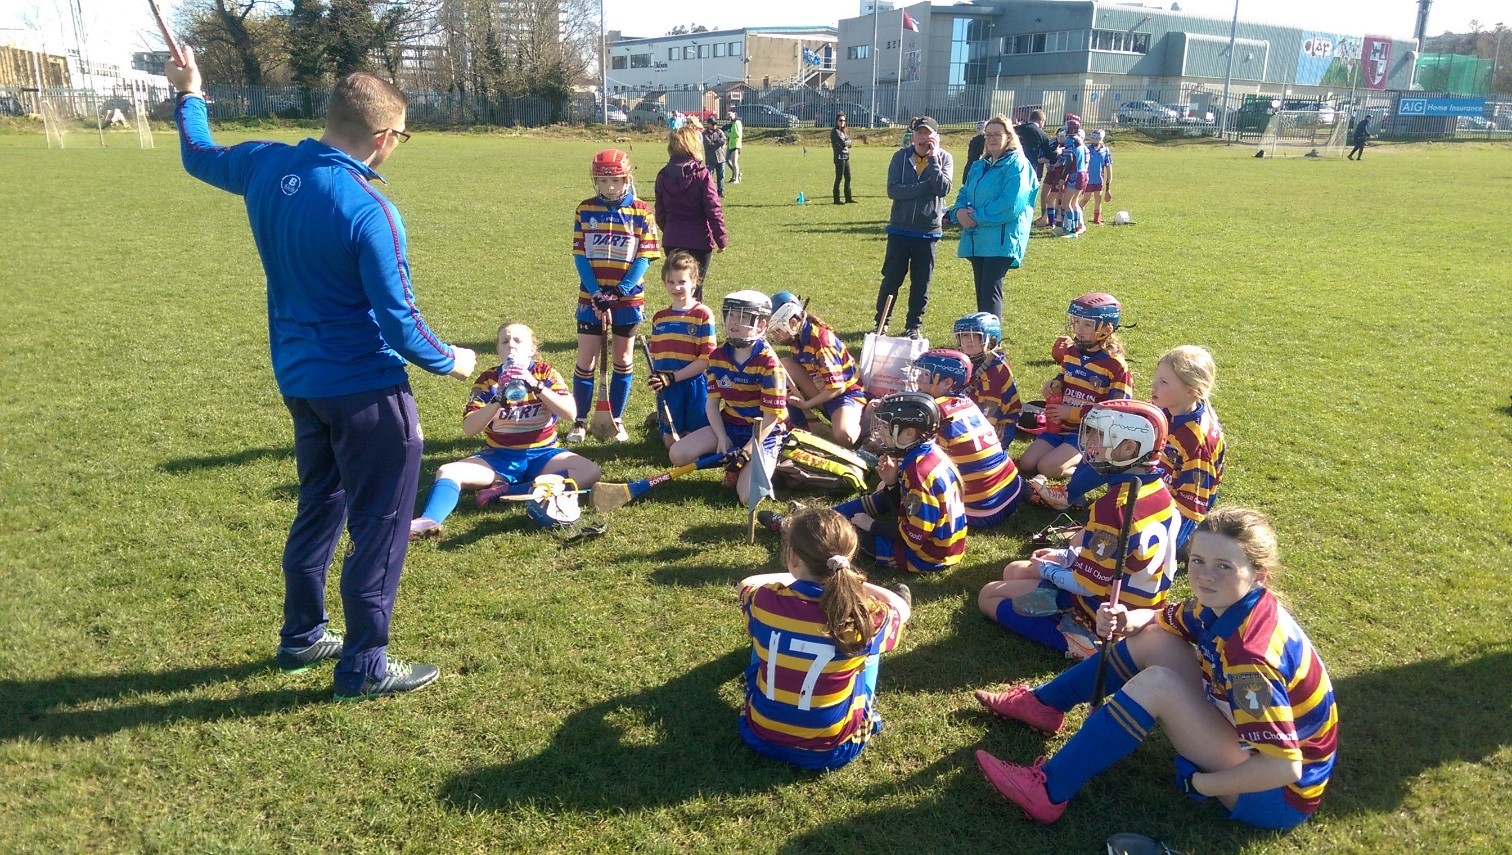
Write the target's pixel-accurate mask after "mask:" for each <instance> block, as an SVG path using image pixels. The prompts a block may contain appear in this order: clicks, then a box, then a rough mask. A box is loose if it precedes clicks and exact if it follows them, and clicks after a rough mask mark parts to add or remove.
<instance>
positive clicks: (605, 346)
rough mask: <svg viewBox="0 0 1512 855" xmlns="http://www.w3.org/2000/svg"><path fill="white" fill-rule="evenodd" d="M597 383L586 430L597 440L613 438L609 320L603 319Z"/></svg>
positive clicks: (603, 440) (602, 440)
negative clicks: (610, 403)
mask: <svg viewBox="0 0 1512 855" xmlns="http://www.w3.org/2000/svg"><path fill="white" fill-rule="evenodd" d="M598 368H599V372H598V373H599V385H598V403H596V404H594V405H593V421H592V422H590V423H589V425H588V432H589V433H591V434H593V438H594V439H596V440H598V441H599V442H608V441H609V440H611V439H613V438H614V434H615V432H616V431H615V430H614V412H613V411H612V410H611V409H610V406H609V320H608V318H605V319H604V328H603V330H602V331H601V332H600V333H599V366H598Z"/></svg>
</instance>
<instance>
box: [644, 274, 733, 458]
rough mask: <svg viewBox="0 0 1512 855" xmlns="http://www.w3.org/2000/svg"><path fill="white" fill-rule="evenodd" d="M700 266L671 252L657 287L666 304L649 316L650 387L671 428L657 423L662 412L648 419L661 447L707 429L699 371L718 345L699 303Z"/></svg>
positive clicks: (709, 318)
mask: <svg viewBox="0 0 1512 855" xmlns="http://www.w3.org/2000/svg"><path fill="white" fill-rule="evenodd" d="M699 270H700V267H699V261H698V259H697V257H695V256H694V255H693V254H692V253H690V252H687V251H686V250H681V249H674V250H672V251H671V252H669V253H667V260H666V261H665V262H663V263H662V269H661V278H662V285H663V286H664V287H665V288H666V289H667V296H668V297H669V298H670V299H671V301H672V303H671V305H669V306H667V308H665V309H662V310H661V311H660V312H657V313H656V314H655V315H653V316H652V317H651V339H650V342H649V343H648V347H649V349H650V351H651V362H652V371H651V379H650V386H651V389H652V391H654V392H656V393H657V394H658V395H660V396H661V399H662V403H663V404H665V405H666V407H665V409H666V416H668V417H670V418H671V419H672V421H673V424H670V425H668V424H662V419H663V415H662V413H661V412H660V410H661V409H662V408H661V407H658V408H657V410H658V412H656V413H653V414H652V415H653V416H654V417H655V418H656V423H657V425H659V426H660V430H661V437H662V444H663V445H665V446H666V447H667V448H671V447H672V435H673V433H676V434H677V435H678V436H687V435H688V434H690V433H692V432H694V431H696V430H699V429H700V428H704V427H707V426H708V424H709V417H708V414H707V413H705V412H704V406H705V403H706V402H707V400H708V397H709V396H708V385H707V384H706V383H705V382H704V371H706V370H707V369H708V367H709V356H710V355H711V354H713V352H714V348H715V347H716V346H717V344H718V342H717V340H716V339H715V337H714V310H712V309H710V308H709V307H708V306H705V305H704V304H703V303H700V302H698V297H697V294H698V290H699V288H700V287H702V282H701V280H700V279H699Z"/></svg>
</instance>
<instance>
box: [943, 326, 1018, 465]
mask: <svg viewBox="0 0 1512 855" xmlns="http://www.w3.org/2000/svg"><path fill="white" fill-rule="evenodd" d="M952 332H953V333H954V334H955V340H956V348H957V349H959V350H960V351H961V352H962V353H964V354H966V356H967V357H968V358H970V359H971V368H972V371H971V385H970V386H968V387H967V391H966V394H968V395H970V396H971V399H972V400H973V401H976V405H977V406H978V407H980V408H981V410H982V414H983V415H985V416H986V417H987V421H988V422H990V423H991V424H992V427H993V429H994V430H996V431H997V435H998V442H1000V443H1001V444H1002V446H1003V448H1004V449H1006V448H1008V444H1009V443H1011V442H1013V438H1014V436H1016V435H1017V434H1018V421H1019V413H1020V412H1022V411H1023V409H1024V402H1023V401H1020V400H1019V392H1018V384H1017V383H1016V382H1014V379H1013V368H1012V366H1010V365H1009V364H1008V357H1007V355H1005V354H1004V353H1003V351H1002V343H1003V324H1002V322H1001V321H999V320H998V317H997V316H996V315H990V314H988V313H986V312H976V313H974V314H970V315H966V316H965V317H963V318H960V319H959V320H957V321H956V322H955V325H954V327H953V328H952Z"/></svg>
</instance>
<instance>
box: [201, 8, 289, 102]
mask: <svg viewBox="0 0 1512 855" xmlns="http://www.w3.org/2000/svg"><path fill="white" fill-rule="evenodd" d="M279 11H280V9H279V5H278V4H277V3H276V2H274V0H186V2H185V3H184V5H183V6H181V7H180V8H179V15H178V20H179V29H180V32H182V33H183V34H184V40H185V41H186V42H188V43H189V44H190V45H191V46H192V47H193V48H194V53H195V57H196V58H197V60H198V62H199V65H200V68H201V69H202V70H203V71H204V73H205V78H206V79H207V80H212V81H215V82H218V83H239V84H243V85H246V86H265V85H268V84H270V83H274V82H276V81H274V80H272V79H270V77H271V76H272V75H273V73H274V72H275V71H276V70H277V69H279V68H280V67H281V66H282V64H283V61H284V58H285V56H286V53H285V48H284V38H285V32H286V29H287V27H286V25H285V23H284V19H283V18H282V16H280V15H278V14H277V13H278V12H279Z"/></svg>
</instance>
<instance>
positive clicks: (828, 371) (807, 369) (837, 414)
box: [767, 291, 866, 447]
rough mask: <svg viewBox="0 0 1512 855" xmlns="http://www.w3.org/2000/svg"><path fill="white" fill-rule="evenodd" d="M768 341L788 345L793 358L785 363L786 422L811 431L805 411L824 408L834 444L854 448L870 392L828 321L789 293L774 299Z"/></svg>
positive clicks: (775, 296) (777, 295)
mask: <svg viewBox="0 0 1512 855" xmlns="http://www.w3.org/2000/svg"><path fill="white" fill-rule="evenodd" d="M767 338H770V339H771V340H772V343H773V344H785V345H787V346H789V347H790V348H792V350H793V355H792V356H789V357H786V358H784V359H783V360H782V365H783V369H784V370H786V371H787V375H788V380H789V385H788V418H789V419H790V420H791V422H792V425H793V426H794V427H800V428H807V427H808V416H807V411H808V410H812V409H814V408H816V407H817V408H821V409H823V410H824V415H825V417H826V418H828V419H829V422H830V435H831V436H832V437H833V438H834V440H835V442H838V443H840V444H841V445H844V446H847V447H849V446H853V445H855V444H856V440H857V439H859V438H860V437H861V409H862V407H863V406H865V404H866V393H865V392H864V391H863V390H862V388H861V377H860V374H859V373H858V372H857V371H856V361H855V360H854V359H852V358H851V354H850V350H849V349H848V348H846V346H845V342H843V341H841V340H840V336H839V334H838V333H836V332H835V329H834V327H831V326H830V325H829V324H827V323H825V321H824V319H823V318H821V317H819V316H818V315H816V314H814V313H813V312H810V311H808V309H807V307H806V305H805V304H804V303H802V302H800V301H799V299H798V296H797V295H796V294H793V293H792V292H790V291H778V292H777V293H776V294H773V295H772V325H771V329H770V330H769V331H768V333H767Z"/></svg>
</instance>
